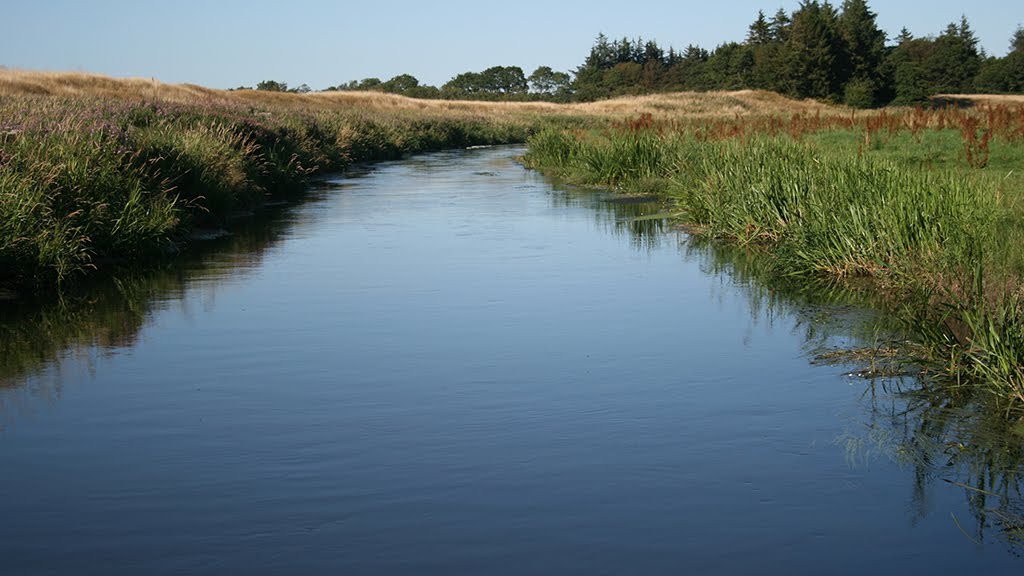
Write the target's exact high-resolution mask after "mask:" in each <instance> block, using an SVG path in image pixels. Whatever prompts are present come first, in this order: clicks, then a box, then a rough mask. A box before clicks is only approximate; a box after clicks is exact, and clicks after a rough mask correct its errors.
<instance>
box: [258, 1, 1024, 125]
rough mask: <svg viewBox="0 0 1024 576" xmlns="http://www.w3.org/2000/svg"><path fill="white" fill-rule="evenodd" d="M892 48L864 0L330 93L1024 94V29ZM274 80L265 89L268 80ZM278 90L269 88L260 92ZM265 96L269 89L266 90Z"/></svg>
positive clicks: (951, 34) (867, 99)
mask: <svg viewBox="0 0 1024 576" xmlns="http://www.w3.org/2000/svg"><path fill="white" fill-rule="evenodd" d="M891 40H892V41H891V42H890V41H889V39H888V38H887V36H886V34H885V32H883V31H882V30H880V29H879V28H878V24H877V15H876V14H875V13H874V12H873V11H872V10H871V8H870V7H869V6H868V3H867V2H866V1H865V0H844V1H843V2H842V5H841V6H840V7H838V8H837V7H836V6H834V5H833V4H831V3H830V2H828V1H827V0H826V1H824V2H820V1H818V0H804V1H803V2H801V3H800V5H799V7H797V9H796V10H794V11H792V12H790V13H787V12H786V11H785V10H782V9H779V10H778V11H777V12H776V13H775V14H774V15H773V16H771V17H768V16H766V15H765V13H764V12H763V11H762V12H758V14H757V18H756V19H755V20H754V22H753V23H751V24H750V26H749V27H748V32H747V36H746V38H745V39H744V40H743V41H742V42H727V43H724V44H721V45H719V46H718V47H716V48H715V49H714V50H710V51H709V50H706V49H704V48H701V47H700V46H696V45H692V44H691V45H689V46H687V47H686V48H685V49H683V50H681V51H680V50H676V49H675V48H671V47H670V48H669V49H668V50H665V49H664V48H662V47H661V46H659V45H658V43H657V42H656V41H653V40H648V41H644V40H643V39H641V38H638V39H635V40H634V39H629V38H622V39H621V40H614V41H613V40H610V39H608V38H607V37H606V36H605V35H603V34H600V35H598V37H597V39H596V41H595V43H594V45H593V47H592V48H591V50H590V54H589V55H588V56H587V57H586V59H585V60H584V62H583V64H582V65H580V66H579V67H578V68H577V69H576V70H574V71H572V72H571V73H569V72H558V71H555V70H552V69H551V68H550V67H549V66H540V67H538V68H537V69H536V70H535V71H533V73H531V74H530V75H529V76H527V75H525V73H524V71H523V70H522V69H521V68H519V67H518V66H493V67H491V68H488V69H486V70H483V71H481V72H464V73H461V74H458V75H456V76H455V77H453V78H452V79H451V80H449V81H448V82H447V83H445V84H444V85H443V86H441V87H440V88H438V87H435V86H429V85H423V84H420V82H419V81H418V80H417V79H416V78H415V77H414V76H411V75H409V74H402V75H399V76H396V77H394V78H391V79H390V80H387V81H381V80H380V79H378V78H366V79H363V80H359V81H352V82H348V83H346V84H341V85H338V86H333V87H331V88H328V90H375V91H380V92H388V93H394V94H402V95H405V96H411V97H415V98H446V99H487V100H548V101H557V102H569V101H592V100H597V99H602V98H610V97H615V96H623V95H636V94H647V93H654V92H674V91H683V90H692V91H707V90H740V89H760V90H771V91H774V92H778V93H780V94H785V95H787V96H791V97H794V98H814V99H818V100H824V101H830V102H841V103H845V104H847V105H850V106H855V107H862V108H867V107H874V106H882V105H886V104H914V103H916V102H921V101H924V100H926V99H927V98H928V97H929V96H932V95H934V94H940V93H971V92H986V93H1021V92H1024V28H1018V29H1017V31H1016V32H1015V33H1014V35H1013V37H1012V38H1011V40H1010V51H1009V53H1008V54H1007V55H1006V56H1004V57H1001V58H997V57H992V56H988V55H986V54H985V52H984V50H983V49H982V48H981V47H980V46H979V43H978V38H977V36H976V35H975V33H974V31H973V30H972V29H971V27H970V24H969V23H968V21H967V18H966V17H962V18H961V19H960V21H959V22H952V23H950V24H949V26H947V27H946V29H945V30H943V31H942V32H940V33H939V34H937V35H930V36H925V37H920V38H918V37H914V36H913V35H912V34H911V33H910V32H909V31H908V30H907V29H906V28H904V29H903V30H901V31H900V33H899V35H898V36H896V37H895V38H893V39H891ZM268 82H270V84H268ZM264 85H267V86H269V87H270V88H269V89H273V87H274V85H282V86H285V89H286V85H283V84H282V83H277V82H272V81H265V82H263V83H261V84H260V86H264ZM265 89H266V88H265Z"/></svg>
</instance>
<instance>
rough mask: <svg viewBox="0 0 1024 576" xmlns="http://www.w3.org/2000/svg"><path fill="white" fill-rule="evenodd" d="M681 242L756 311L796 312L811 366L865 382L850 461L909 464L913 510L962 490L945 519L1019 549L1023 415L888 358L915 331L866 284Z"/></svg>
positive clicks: (848, 447)
mask: <svg viewBox="0 0 1024 576" xmlns="http://www.w3.org/2000/svg"><path fill="white" fill-rule="evenodd" d="M681 250H682V251H683V253H684V256H685V257H686V258H688V259H689V258H696V259H697V260H698V261H699V262H701V265H702V268H703V269H704V271H705V272H707V273H708V274H710V275H712V276H714V277H719V278H722V279H723V282H724V283H727V284H728V285H730V286H732V287H733V289H735V288H736V287H739V288H740V290H741V291H742V293H743V294H744V295H745V296H746V298H747V301H748V303H749V306H750V310H751V314H752V315H753V317H754V318H755V319H757V318H760V319H762V321H768V322H772V321H774V319H777V318H784V317H785V318H792V319H795V320H796V323H795V328H794V330H798V331H800V332H801V333H800V336H801V338H802V341H803V343H804V352H805V354H806V355H807V356H808V358H809V359H810V360H811V361H812V362H814V363H817V364H827V365H835V366H837V367H841V368H842V369H843V372H844V374H846V375H847V377H849V378H851V381H852V382H854V384H855V385H859V386H862V387H863V393H862V395H861V396H860V405H859V407H858V408H859V410H856V411H855V412H854V414H855V416H854V417H852V418H851V421H850V422H849V424H848V426H847V427H846V431H845V432H844V433H843V434H842V435H841V436H840V437H838V438H836V440H835V441H836V444H837V445H839V446H841V447H842V448H844V449H845V451H846V455H847V460H848V463H849V464H850V465H851V466H852V467H855V468H859V467H866V466H867V465H869V464H870V463H871V462H872V461H874V460H875V459H877V458H885V459H889V460H891V461H893V462H895V463H897V464H898V465H899V466H900V467H902V468H904V469H907V470H909V471H910V472H911V474H910V475H909V477H910V478H911V479H912V485H911V487H910V492H911V495H910V502H909V504H910V509H911V510H912V513H913V514H914V517H915V518H923V517H924V516H925V515H927V514H928V513H929V512H930V511H932V506H931V502H930V498H929V495H930V494H934V490H956V491H960V492H962V493H963V496H964V498H966V501H967V503H968V507H969V509H970V510H971V512H972V513H973V518H969V519H968V518H956V517H955V516H952V517H951V518H950V521H951V522H953V523H955V524H956V525H957V527H958V528H959V529H960V530H961V531H962V532H963V533H964V536H965V539H968V540H970V541H972V542H975V543H977V544H980V543H983V542H985V541H987V540H991V539H992V538H993V537H995V538H996V539H999V540H1002V541H1003V542H1005V543H1006V544H1007V545H1008V546H1009V548H1010V551H1011V553H1013V554H1014V555H1017V556H1020V555H1022V554H1024V495H1022V493H1021V476H1022V474H1024V421H1012V420H1008V419H1007V418H1006V415H1005V414H1003V413H1001V412H998V411H994V410H992V408H991V406H987V405H985V403H984V400H981V399H978V400H974V401H972V402H970V403H968V404H965V403H964V402H963V401H960V400H959V399H958V398H954V397H952V396H951V395H950V394H949V391H948V389H947V388H946V387H938V386H930V385H929V382H928V380H927V379H925V378H923V377H919V370H915V369H914V367H913V366H912V365H908V364H906V363H905V362H904V361H901V360H900V358H899V356H895V357H894V356H892V355H891V354H890V353H889V351H890V350H895V349H897V348H898V347H899V346H900V343H901V342H905V341H906V340H907V338H912V335H908V334H904V333H902V332H901V325H900V324H899V323H898V322H895V321H893V319H892V318H890V317H888V316H887V315H885V314H884V313H881V312H878V310H881V309H882V306H881V305H880V303H879V302H878V301H877V299H876V298H875V297H873V296H872V294H871V292H870V291H867V290H856V289H852V288H850V287H847V286H841V285H835V284H817V285H813V284H807V283H803V282H800V283H785V282H780V281H779V280H778V279H777V278H773V276H772V272H771V269H770V264H769V262H768V261H767V260H766V259H765V258H763V257H762V256H761V255H759V254H757V253H756V252H752V251H750V250H746V249H743V248H739V247H735V246H727V245H722V244H720V243H714V242H708V241H706V240H701V239H697V238H693V237H688V238H687V239H686V240H685V241H684V242H683V243H682V244H681Z"/></svg>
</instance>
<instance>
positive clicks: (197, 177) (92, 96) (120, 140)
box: [0, 68, 830, 290]
mask: <svg viewBox="0 0 1024 576" xmlns="http://www.w3.org/2000/svg"><path fill="white" fill-rule="evenodd" d="M829 110H830V109H828V108H827V107H825V106H822V105H820V104H816V103H813V102H793V101H790V100H787V99H785V98H782V97H780V96H777V95H775V94H770V93H764V92H749V91H748V92H736V93H713V94H675V95H662V96H648V97H642V98H625V99H619V100H612V101H605V102H599V103H593V104H586V105H568V106H563V105H556V104H549V103H486V102H453V101H420V100H411V99H408V98H403V97H400V96H394V95H388V94H378V93H365V92H364V93H344V92H333V93H320V94H290V93H274V92H259V91H251V90H242V91H221V90H212V89H208V88H203V87H200V86H194V85H169V84H162V83H160V82H158V81H155V80H152V79H114V78H108V77H105V76H98V75H90V74H76V73H63V74H62V73H39V72H21V71H14V70H6V69H2V68H0V290H5V289H6V290H11V289H14V290H24V289H31V288H39V287H48V286H60V285H63V284H66V283H68V282H74V281H75V280H76V279H79V278H82V277H83V276H86V275H88V274H90V273H91V272H92V271H94V270H96V269H100V268H104V267H109V266H110V265H111V264H112V263H128V264H129V265H131V264H132V263H134V262H140V261H148V260H150V259H152V258H153V257H154V256H155V255H157V254H161V253H164V252H167V251H174V250H177V249H179V248H180V247H181V246H182V245H183V244H184V240H185V239H186V238H187V236H188V234H189V231H190V230H191V229H193V228H194V227H196V226H216V227H221V226H224V225H225V224H226V222H228V221H229V220H231V219H232V218H234V217H236V216H238V215H244V214H246V213H248V212H250V211H252V210H254V209H258V208H259V207H260V206H261V205H263V204H264V203H266V202H267V201H268V200H272V199H274V197H277V196H282V195H288V194H292V193H295V192H297V191H300V190H301V189H302V187H303V184H304V182H305V181H306V180H307V178H308V177H309V176H310V175H312V174H316V173H323V172H332V171H339V170H343V169H344V168H345V167H346V166H347V165H349V164H351V163H352V162H363V161H372V160H379V159H388V158H397V157H400V156H402V155H405V154H411V153H417V152H423V151H427V150H437V149H444V148H457V147H464V146H470V145H480V144H499V143H510V142H523V141H525V140H526V137H527V136H528V135H529V134H530V133H532V132H534V131H536V130H538V129H540V128H541V127H543V126H559V125H561V126H565V125H572V126H577V127H590V128H594V127H601V126H606V125H607V124H608V122H611V121H614V120H616V119H619V120H621V119H624V118H627V117H630V116H633V115H637V114H643V113H648V114H650V113H655V112H656V113H660V114H673V115H680V114H685V115H686V117H688V118H697V119H704V120H707V121H713V120H715V119H721V118H734V117H738V116H744V117H746V116H753V115H772V114H780V113H793V112H800V113H805V114H810V113H815V114H822V113H823V111H824V113H825V114H826V115H827V114H828V113H829Z"/></svg>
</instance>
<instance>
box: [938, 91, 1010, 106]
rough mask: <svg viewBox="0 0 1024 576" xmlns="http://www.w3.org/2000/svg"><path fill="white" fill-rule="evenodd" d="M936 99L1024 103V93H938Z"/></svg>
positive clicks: (982, 102) (1005, 103)
mask: <svg viewBox="0 0 1024 576" xmlns="http://www.w3.org/2000/svg"><path fill="white" fill-rule="evenodd" d="M932 98H933V99H934V100H946V101H954V102H971V103H974V104H988V105H998V104H1002V105H1009V106H1012V105H1016V104H1024V94H936V95H935V96H933V97H932Z"/></svg>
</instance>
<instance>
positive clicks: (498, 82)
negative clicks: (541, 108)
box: [480, 66, 529, 95]
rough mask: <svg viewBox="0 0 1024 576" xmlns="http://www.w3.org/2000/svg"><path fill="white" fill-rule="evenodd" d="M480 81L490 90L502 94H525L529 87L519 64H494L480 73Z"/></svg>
mask: <svg viewBox="0 0 1024 576" xmlns="http://www.w3.org/2000/svg"><path fill="white" fill-rule="evenodd" d="M480 82H481V84H482V85H483V87H484V89H485V90H487V91H488V92H491V93H495V94H502V95H512V94H525V93H526V91H527V89H528V88H529V85H528V84H527V81H526V75H525V74H523V69H522V68H520V67H519V66H492V67H490V68H488V69H487V70H484V71H483V72H481V73H480Z"/></svg>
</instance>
